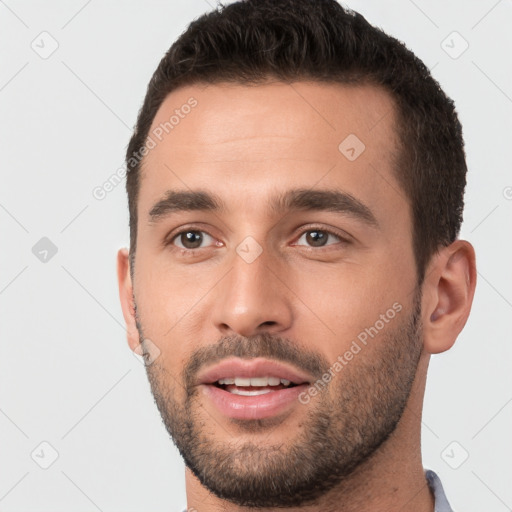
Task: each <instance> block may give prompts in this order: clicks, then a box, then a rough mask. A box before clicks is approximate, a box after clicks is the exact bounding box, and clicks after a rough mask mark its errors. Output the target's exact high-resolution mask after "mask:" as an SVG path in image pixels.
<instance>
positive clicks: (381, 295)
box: [292, 257, 412, 358]
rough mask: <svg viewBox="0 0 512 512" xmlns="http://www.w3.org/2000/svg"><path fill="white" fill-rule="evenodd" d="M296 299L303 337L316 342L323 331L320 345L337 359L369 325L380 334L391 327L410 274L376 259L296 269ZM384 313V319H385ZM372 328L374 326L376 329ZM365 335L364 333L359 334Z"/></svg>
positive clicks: (298, 326) (397, 266)
mask: <svg viewBox="0 0 512 512" xmlns="http://www.w3.org/2000/svg"><path fill="white" fill-rule="evenodd" d="M292 277H293V279H292V282H293V283H294V286H293V290H294V292H295V293H296V294H297V297H298V298H299V299H300V301H299V302H298V303H297V304H298V308H300V310H298V312H297V330H298V332H301V333H302V335H303V339H304V340H305V341H306V342H307V340H311V341H310V342H311V343H318V342H315V341H314V340H315V339H317V338H318V335H319V334H320V333H322V334H321V336H322V342H321V344H322V346H323V347H326V349H327V350H328V351H329V353H330V355H329V356H328V357H331V358H336V356H337V355H339V354H340V353H343V352H344V351H345V350H346V349H348V347H349V346H350V345H351V343H352V341H354V340H356V339H357V338H358V336H359V335H361V336H362V337H364V333H365V332H367V331H366V329H369V330H370V331H371V332H372V333H375V330H374V329H375V325H376V324H377V332H378V334H376V335H375V340H377V339H380V338H382V336H381V334H382V333H384V332H387V331H388V330H389V328H390V326H391V325H393V323H394V322H393V320H392V319H393V318H395V317H397V316H399V315H397V310H401V309H404V306H405V303H407V301H410V300H411V298H410V297H408V291H409V283H410V282H412V274H411V276H406V275H405V273H404V271H402V270H401V269H400V265H397V264H393V263H392V261H391V260H389V261H386V260H384V259H383V258H382V257H381V258H380V259H377V258H376V259H375V263H374V264H372V265H364V266H363V265H356V264H352V265H347V264H339V265H337V266H334V265H333V266H325V268H324V269H323V270H321V271H319V270H318V269H317V270H316V271H315V272H314V274H312V273H311V272H309V273H308V272H304V271H302V272H296V274H295V275H294V276H292ZM381 315H384V317H385V318H384V319H382V318H381ZM372 328H373V329H372ZM361 333H363V334H361Z"/></svg>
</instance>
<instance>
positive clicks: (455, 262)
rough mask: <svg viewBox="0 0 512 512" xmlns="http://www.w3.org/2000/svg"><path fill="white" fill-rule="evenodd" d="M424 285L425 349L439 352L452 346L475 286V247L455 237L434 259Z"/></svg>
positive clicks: (467, 311) (433, 352)
mask: <svg viewBox="0 0 512 512" xmlns="http://www.w3.org/2000/svg"><path fill="white" fill-rule="evenodd" d="M426 275H427V277H426V278H425V282H424V285H423V296H424V301H423V305H422V307H423V312H424V314H423V317H424V318H423V328H424V330H423V333H424V348H425V351H426V352H428V353H430V354H438V353H440V352H444V351H446V350H448V349H449V348H451V347H452V346H453V344H454V343H455V340H456V339H457V336H458V335H459V333H460V332H461V331H462V329H463V327H464V325H465V324H466V321H467V319H468V316H469V313H470V311H471V305H472V303H473V296H474V293H475V287H476V264H475V250H474V248H473V246H472V245H471V244H470V243H469V242H467V241H465V240H456V241H455V242H453V243H452V244H451V245H449V246H447V247H444V248H442V249H441V250H440V251H439V252H438V253H437V254H436V255H435V256H434V257H433V258H432V261H431V264H430V268H429V269H428V272H427V273H426Z"/></svg>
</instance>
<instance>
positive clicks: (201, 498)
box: [185, 354, 434, 512]
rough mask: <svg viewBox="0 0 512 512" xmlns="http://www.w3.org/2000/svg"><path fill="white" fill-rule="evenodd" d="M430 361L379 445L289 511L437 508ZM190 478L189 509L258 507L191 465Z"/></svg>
mask: <svg viewBox="0 0 512 512" xmlns="http://www.w3.org/2000/svg"><path fill="white" fill-rule="evenodd" d="M428 363H429V356H428V355H425V354H422V357H421V360H420V363H419V366H418V371H417V372H416V378H415V381H414V384H413V387H412V390H411V394H410V396H409V400H408V402H407V405H406V407H405V410H404V413H403V415H402V418H401V419H400V421H399V423H398V425H397V428H396V429H395V431H394V432H393V434H392V435H391V436H390V437H389V438H388V439H387V440H386V441H385V442H384V443H383V444H382V445H381V446H380V447H379V449H378V450H376V451H375V452H374V453H373V454H372V456H371V457H370V458H369V459H367V460H366V461H365V462H364V463H362V464H361V465H360V466H358V467H357V468H356V469H355V470H354V471H353V472H352V473H351V474H350V475H349V476H347V477H346V478H345V479H344V480H343V481H342V482H341V483H340V484H339V485H338V486H337V487H336V488H334V489H332V490H331V491H330V492H329V493H327V494H325V495H324V496H323V497H322V498H321V499H319V500H317V501H315V502H314V503H308V504H305V505H303V506H301V507H293V508H288V509H287V510H286V512H317V511H318V510H322V511H324V512H360V511H361V510H367V511H372V512H373V511H375V512H385V511H386V512H387V511H400V512H434V497H433V495H432V492H431V491H430V489H429V486H428V484H427V481H426V479H425V473H424V469H423V465H422V460H421V414H422V406H423V396H424V392H425V381H426V372H427V367H428ZM185 480H186V490H187V504H188V510H195V511H197V512H255V511H254V508H249V507H240V506H238V505H235V504H233V503H230V502H227V501H225V500H222V499H220V498H217V497H216V496H214V495H212V494H211V493H210V492H209V491H208V490H207V489H206V488H204V487H203V486H202V484H201V483H200V482H199V480H198V479H197V478H196V477H195V476H194V475H193V474H192V472H191V471H190V470H189V469H188V468H187V469H186V474H185ZM273 510H275V509H259V512H271V511H273Z"/></svg>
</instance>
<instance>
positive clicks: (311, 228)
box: [165, 226, 350, 254]
mask: <svg viewBox="0 0 512 512" xmlns="http://www.w3.org/2000/svg"><path fill="white" fill-rule="evenodd" d="M312 231H320V232H322V233H327V234H329V235H332V236H334V237H335V238H337V239H338V240H339V241H340V242H341V243H342V244H344V245H347V244H349V243H350V241H349V240H348V239H347V238H345V237H342V236H341V235H340V234H338V233H336V232H335V231H333V230H330V229H326V228H320V227H318V226H307V229H304V230H302V231H301V232H300V233H299V235H298V237H297V240H299V239H300V238H302V235H304V234H305V233H309V232H312ZM188 232H197V233H206V234H207V235H208V236H210V237H211V238H213V239H215V237H214V236H213V235H211V234H210V233H208V231H206V230H204V229H195V228H193V227H188V228H184V229H182V230H181V231H178V232H177V233H175V234H174V235H173V236H172V237H171V238H170V239H169V241H168V242H165V246H173V245H174V241H175V240H176V239H177V238H178V237H179V236H180V235H182V234H183V233H188ZM330 245H335V244H330ZM209 247H211V246H209ZM209 247H198V248H196V249H184V248H182V247H177V246H174V247H173V248H174V249H176V250H178V251H180V252H181V254H192V253H197V252H198V251H200V250H201V249H208V248H209ZM302 247H306V248H308V249H311V250H316V251H322V250H329V245H327V246H320V247H313V246H302Z"/></svg>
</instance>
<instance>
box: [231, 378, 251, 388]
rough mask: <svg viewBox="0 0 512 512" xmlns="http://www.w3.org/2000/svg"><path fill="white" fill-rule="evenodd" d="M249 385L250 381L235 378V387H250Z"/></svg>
mask: <svg viewBox="0 0 512 512" xmlns="http://www.w3.org/2000/svg"><path fill="white" fill-rule="evenodd" d="M250 385H251V379H245V378H242V377H235V386H250Z"/></svg>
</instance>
